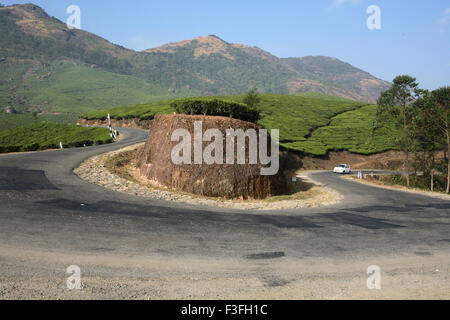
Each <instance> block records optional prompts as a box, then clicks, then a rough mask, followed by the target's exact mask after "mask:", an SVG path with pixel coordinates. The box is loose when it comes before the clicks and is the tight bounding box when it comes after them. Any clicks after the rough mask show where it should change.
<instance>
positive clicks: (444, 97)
mask: <svg viewBox="0 0 450 320" xmlns="http://www.w3.org/2000/svg"><path fill="white" fill-rule="evenodd" d="M432 96H433V99H434V101H435V102H436V105H437V106H438V108H439V110H440V114H439V115H440V117H439V122H438V127H439V129H440V130H441V131H442V132H443V133H444V135H445V137H446V144H447V193H450V119H449V117H450V87H448V86H447V87H443V88H440V89H437V90H435V91H433V92H432Z"/></svg>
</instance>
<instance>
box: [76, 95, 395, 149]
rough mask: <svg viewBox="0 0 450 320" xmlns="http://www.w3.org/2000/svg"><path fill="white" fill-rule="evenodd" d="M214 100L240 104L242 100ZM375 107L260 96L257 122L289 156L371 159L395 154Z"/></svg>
mask: <svg viewBox="0 0 450 320" xmlns="http://www.w3.org/2000/svg"><path fill="white" fill-rule="evenodd" d="M215 98H218V99H222V100H228V101H235V102H242V100H243V98H244V95H231V96H216V97H215ZM172 102H173V100H166V101H158V102H150V103H146V104H140V105H133V106H128V107H119V108H112V109H107V110H101V111H94V112H90V113H87V114H83V115H81V117H82V118H83V119H86V120H104V119H106V117H107V115H108V113H109V114H110V115H111V118H112V119H115V120H123V119H136V123H137V124H139V121H142V120H148V119H152V118H154V117H155V116H156V115H159V114H172V113H173V112H174V110H173V109H172V108H171V106H170V104H171V103H172ZM376 108H377V107H376V106H375V105H371V104H366V103H361V102H356V101H352V100H346V99H342V98H339V97H334V96H328V95H323V94H318V93H313V94H311V93H306V94H298V95H277V94H262V95H261V104H260V106H259V109H260V110H261V115H262V119H261V120H260V121H259V124H261V125H263V126H264V127H266V128H268V129H279V130H280V145H281V146H282V147H284V148H286V149H288V150H292V151H297V152H301V153H304V154H310V155H314V156H322V155H325V154H327V153H328V152H329V151H341V150H348V151H350V152H353V153H358V154H374V153H379V152H383V151H387V150H391V149H394V147H395V145H394V143H393V141H392V139H391V138H392V137H395V136H396V135H397V132H396V131H395V130H394V129H393V128H386V127H384V128H381V129H378V130H376V131H375V132H372V124H373V122H374V120H375V113H376Z"/></svg>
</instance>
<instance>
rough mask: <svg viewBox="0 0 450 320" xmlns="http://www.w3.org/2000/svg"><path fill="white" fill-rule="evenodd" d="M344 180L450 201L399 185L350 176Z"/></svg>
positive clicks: (442, 196)
mask: <svg viewBox="0 0 450 320" xmlns="http://www.w3.org/2000/svg"><path fill="white" fill-rule="evenodd" d="M344 179H348V180H351V181H353V182H357V183H361V184H366V185H371V186H374V187H378V188H383V189H388V190H396V191H404V192H409V193H415V194H421V195H425V196H429V197H433V198H438V199H443V200H450V195H448V194H445V193H440V192H431V191H425V190H421V189H416V188H407V187H404V186H399V185H386V184H385V183H384V182H383V181H379V180H369V179H362V180H361V179H358V178H356V177H352V176H346V177H344Z"/></svg>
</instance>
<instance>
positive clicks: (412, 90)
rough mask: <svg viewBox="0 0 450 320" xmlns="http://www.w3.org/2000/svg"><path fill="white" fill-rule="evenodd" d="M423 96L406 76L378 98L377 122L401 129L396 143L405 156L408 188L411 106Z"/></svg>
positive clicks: (395, 81)
mask: <svg viewBox="0 0 450 320" xmlns="http://www.w3.org/2000/svg"><path fill="white" fill-rule="evenodd" d="M422 94H423V90H421V89H419V85H418V83H417V82H416V79H415V78H413V77H410V76H408V75H403V76H398V77H396V78H395V79H394V81H393V85H392V87H391V88H390V89H388V90H386V91H385V92H383V93H382V94H381V96H380V97H379V98H378V101H377V103H378V111H377V122H379V123H380V122H381V123H383V122H388V121H393V122H394V123H396V124H397V125H400V126H401V128H402V137H401V139H397V140H396V142H397V144H398V146H399V148H400V149H401V150H402V151H403V152H404V154H405V160H404V163H403V168H404V170H405V171H406V184H407V186H408V187H409V186H410V179H409V178H410V177H409V172H410V164H409V154H410V148H411V145H410V139H409V130H410V125H411V116H412V106H413V104H412V103H413V102H414V101H416V100H417V99H418V98H419V97H420V96H421V95H422Z"/></svg>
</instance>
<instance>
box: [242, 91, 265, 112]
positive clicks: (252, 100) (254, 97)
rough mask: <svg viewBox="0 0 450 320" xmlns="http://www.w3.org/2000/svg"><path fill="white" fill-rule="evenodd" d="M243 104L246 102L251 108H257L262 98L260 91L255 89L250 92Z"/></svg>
mask: <svg viewBox="0 0 450 320" xmlns="http://www.w3.org/2000/svg"><path fill="white" fill-rule="evenodd" d="M242 102H244V103H245V104H246V105H247V106H248V107H250V108H256V107H257V106H258V105H259V103H260V102H261V98H260V97H259V94H258V89H257V88H256V87H255V88H253V89H252V90H250V91H249V92H248V93H247V95H246V96H245V98H244V100H243V101H242Z"/></svg>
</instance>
